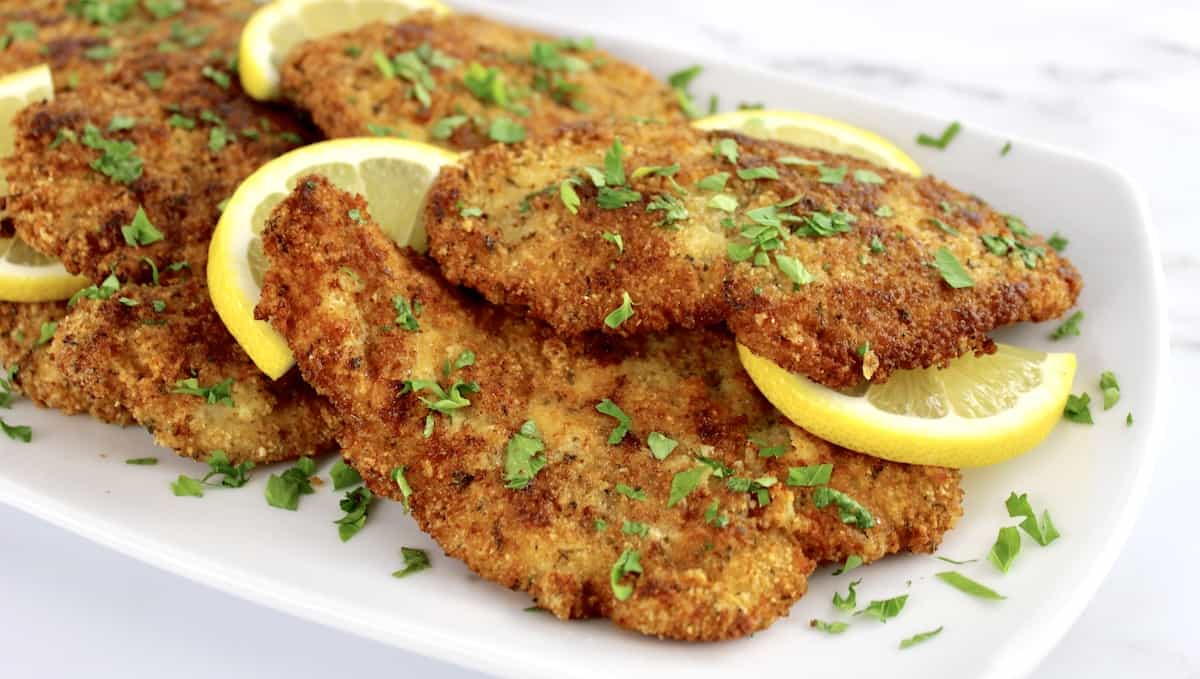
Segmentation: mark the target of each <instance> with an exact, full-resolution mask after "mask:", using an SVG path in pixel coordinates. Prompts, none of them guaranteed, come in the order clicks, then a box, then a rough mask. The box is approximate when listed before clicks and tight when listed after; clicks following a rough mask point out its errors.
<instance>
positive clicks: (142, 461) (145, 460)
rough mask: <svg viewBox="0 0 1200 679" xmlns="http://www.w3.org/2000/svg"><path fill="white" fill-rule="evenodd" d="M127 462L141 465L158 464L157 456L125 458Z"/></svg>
mask: <svg viewBox="0 0 1200 679" xmlns="http://www.w3.org/2000/svg"><path fill="white" fill-rule="evenodd" d="M125 464H131V465H135V466H139V467H149V466H153V465H156V464H158V458H157V457H131V458H129V459H128V460H125Z"/></svg>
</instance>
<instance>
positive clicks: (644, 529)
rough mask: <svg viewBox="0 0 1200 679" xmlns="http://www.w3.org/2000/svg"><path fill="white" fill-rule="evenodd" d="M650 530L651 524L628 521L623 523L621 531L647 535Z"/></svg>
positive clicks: (628, 533)
mask: <svg viewBox="0 0 1200 679" xmlns="http://www.w3.org/2000/svg"><path fill="white" fill-rule="evenodd" d="M649 531H650V526H647V525H646V524H644V523H642V522H641V521H626V522H625V523H623V524H621V532H622V533H624V534H626V535H637V536H638V537H643V538H644V537H646V533H648V532H649Z"/></svg>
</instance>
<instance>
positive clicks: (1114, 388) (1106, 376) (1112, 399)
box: [1100, 370, 1121, 410]
mask: <svg viewBox="0 0 1200 679" xmlns="http://www.w3.org/2000/svg"><path fill="white" fill-rule="evenodd" d="M1100 392H1101V393H1102V394H1103V395H1104V409H1105V410H1108V409H1109V408H1112V407H1113V406H1115V405H1117V401H1120V400H1121V385H1119V384H1117V376H1116V375H1114V374H1113V373H1112V371H1109V370H1105V371H1104V372H1102V373H1100Z"/></svg>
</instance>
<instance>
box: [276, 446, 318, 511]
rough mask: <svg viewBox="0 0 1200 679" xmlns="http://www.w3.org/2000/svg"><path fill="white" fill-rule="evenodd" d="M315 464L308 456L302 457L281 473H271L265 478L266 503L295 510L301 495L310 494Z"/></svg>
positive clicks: (312, 491)
mask: <svg viewBox="0 0 1200 679" xmlns="http://www.w3.org/2000/svg"><path fill="white" fill-rule="evenodd" d="M316 470H317V465H316V463H315V462H313V461H312V458H310V457H302V458H300V459H299V460H297V461H296V464H295V465H293V466H292V467H291V468H290V469H288V470H287V471H285V472H283V473H282V474H271V476H270V478H268V479H267V489H266V493H265V495H266V498H267V504H269V505H271V506H272V507H278V508H280V509H287V510H290V511H293V512H294V511H296V509H297V508H298V507H299V506H300V496H301V495H312V494H313V493H314V492H316V491H314V490H313V487H312V481H311V480H310V479H311V477H312V475H313V473H314V472H316Z"/></svg>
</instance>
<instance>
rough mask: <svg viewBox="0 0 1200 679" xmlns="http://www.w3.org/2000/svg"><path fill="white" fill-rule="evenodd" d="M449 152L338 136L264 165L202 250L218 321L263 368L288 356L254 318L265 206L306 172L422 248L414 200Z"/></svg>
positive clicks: (273, 367) (282, 367)
mask: <svg viewBox="0 0 1200 679" xmlns="http://www.w3.org/2000/svg"><path fill="white" fill-rule="evenodd" d="M456 158H457V156H456V155H455V154H454V153H451V152H449V151H446V150H443V149H440V148H437V147H435V146H429V145H428V144H421V143H418V142H413V141H406V140H404V139H396V138H389V137H370V138H356V139H338V140H336V141H327V142H322V143H319V144H313V145H311V146H304V147H301V148H299V149H296V150H295V151H292V152H290V153H287V154H284V155H282V156H280V157H278V158H276V159H274V160H272V161H271V162H269V163H267V164H266V165H263V166H262V167H261V168H259V169H258V170H257V171H256V172H255V173H254V174H252V175H250V176H249V177H248V178H247V179H246V180H245V181H244V182H242V184H241V185H240V186H238V188H237V191H235V192H234V194H233V197H231V198H230V199H229V202H228V203H227V204H226V205H225V211H224V212H222V213H221V220H220V221H219V222H218V223H217V229H216V231H214V232H213V239H212V243H211V245H209V250H208V290H209V295H210V296H211V297H212V302H213V306H215V307H216V309H217V313H218V314H219V315H220V316H221V320H222V321H224V323H225V327H227V328H229V332H230V333H231V334H232V335H233V337H234V339H236V340H237V342H238V344H240V345H242V348H243V349H245V350H246V353H247V354H249V355H250V358H251V359H253V360H254V363H255V364H256V365H257V366H258V367H259V369H260V370H262V371H263V372H264V373H266V374H267V375H270V376H271V377H272V378H278V377H280V376H281V375H283V374H284V373H285V372H287V371H288V369H289V368H291V366H292V364H293V363H294V360H293V358H292V352H291V350H289V349H288V346H287V343H286V342H285V341H284V340H283V337H281V336H280V335H279V333H277V332H275V330H274V329H273V328H272V327H271V326H270V325H269V324H268V323H266V322H265V321H259V320H256V319H255V318H254V307H255V305H256V304H258V300H259V297H260V295H261V292H262V277H263V272H264V271H265V270H266V258H265V256H264V255H263V250H262V240H261V238H260V235H261V234H262V231H263V228H265V226H266V221H267V218H268V217H269V216H270V214H271V210H272V209H274V207H275V206H276V205H278V204H279V203H280V201H282V200H283V199H284V198H285V197H286V196H287V194H288V193H290V192H291V190H292V189H293V188H295V186H296V182H297V181H298V180H299V179H300V178H301V177H305V176H307V175H310V174H319V175H322V176H325V177H327V178H328V179H329V180H330V181H331V182H333V183H334V184H335V185H336V186H338V187H339V188H342V189H344V190H346V191H352V192H354V193H357V194H359V195H362V196H363V197H365V198H366V200H367V203H368V204H369V205H370V210H371V216H372V217H373V218H374V219H375V221H376V222H377V223H378V224H379V226H380V227H381V228H382V229H383V230H384V231H385V232H387V234H388V235H389V236H391V237H392V238H394V239H395V240H396V241H397V242H399V243H402V244H406V245H411V246H413V247H415V248H417V249H422V250H423V249H424V248H425V230H424V228H423V227H422V226H421V224H420V208H421V206H422V204H423V201H424V198H425V193H426V191H427V190H428V189H429V185H430V184H431V183H433V179H434V177H436V176H437V173H438V170H439V169H440V168H441V167H442V166H443V165H445V164H447V163H452V162H454V160H455V159H456Z"/></svg>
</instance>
